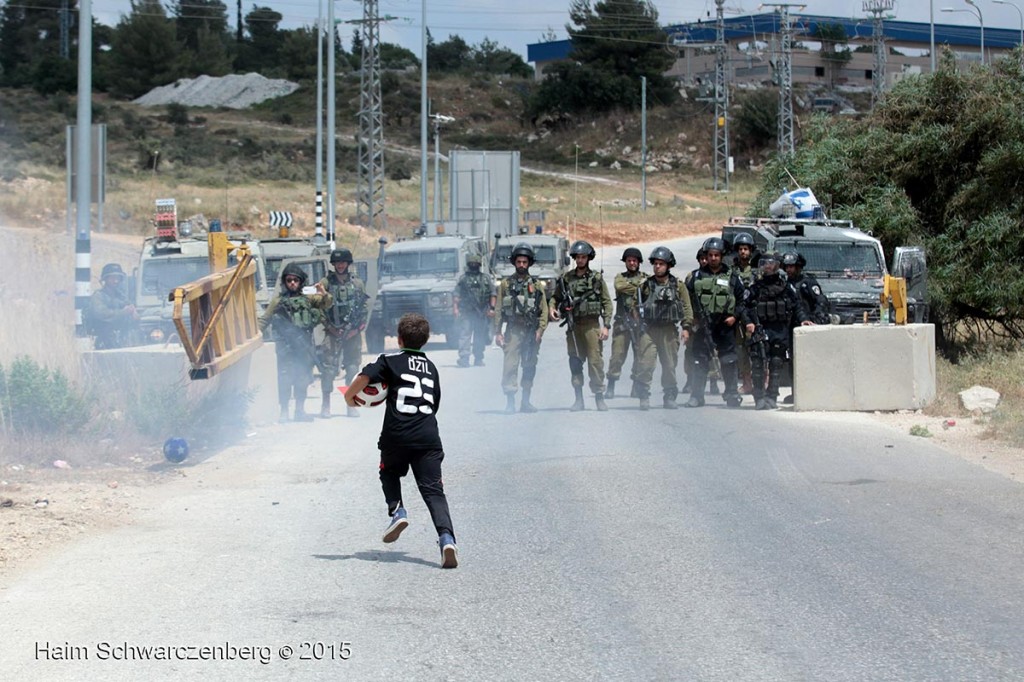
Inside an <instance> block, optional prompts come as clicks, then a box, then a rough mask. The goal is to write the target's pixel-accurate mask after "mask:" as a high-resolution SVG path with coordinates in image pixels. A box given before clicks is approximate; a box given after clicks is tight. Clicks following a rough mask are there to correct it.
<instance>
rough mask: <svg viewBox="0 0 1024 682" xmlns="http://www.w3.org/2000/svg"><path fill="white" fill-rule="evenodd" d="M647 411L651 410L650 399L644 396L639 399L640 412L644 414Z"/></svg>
mask: <svg viewBox="0 0 1024 682" xmlns="http://www.w3.org/2000/svg"><path fill="white" fill-rule="evenodd" d="M649 409H651V398H650V397H649V396H646V395H645V396H644V397H643V398H640V410H641V411H643V412H646V411H647V410H649Z"/></svg>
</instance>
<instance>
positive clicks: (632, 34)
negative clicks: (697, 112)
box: [529, 0, 676, 117]
mask: <svg viewBox="0 0 1024 682" xmlns="http://www.w3.org/2000/svg"><path fill="white" fill-rule="evenodd" d="M569 18H570V20H571V23H570V24H567V25H566V27H565V28H566V30H567V31H568V32H569V40H570V41H571V42H572V50H571V52H570V54H569V59H570V60H571V61H568V62H562V63H560V64H557V65H555V67H553V68H552V69H550V70H549V71H548V74H547V78H545V80H544V81H543V82H542V83H541V85H540V87H539V88H537V90H536V91H535V94H534V96H533V98H532V99H531V102H530V106H529V111H530V113H531V115H532V116H533V117H536V116H538V115H540V114H542V113H554V112H570V113H581V112H584V111H608V110H610V109H614V108H617V107H624V108H628V109H635V108H637V107H639V106H640V79H641V77H646V78H647V88H648V93H649V94H650V95H651V96H652V98H654V99H655V101H661V102H663V103H666V104H667V103H670V102H672V101H674V100H675V97H676V94H675V90H674V89H673V87H672V83H671V82H670V81H669V79H667V78H666V77H665V75H664V74H665V72H666V71H667V70H668V68H669V67H670V66H671V65H672V61H673V57H672V55H671V54H669V52H668V51H667V50H666V49H665V47H666V45H667V43H668V36H667V35H666V34H665V32H664V31H663V30H662V29H661V27H660V26H659V25H658V12H657V10H656V9H655V8H654V5H653V4H651V3H649V2H646V1H645V0H598V2H596V3H594V4H593V5H591V2H590V0H573V1H572V3H571V5H570V6H569Z"/></svg>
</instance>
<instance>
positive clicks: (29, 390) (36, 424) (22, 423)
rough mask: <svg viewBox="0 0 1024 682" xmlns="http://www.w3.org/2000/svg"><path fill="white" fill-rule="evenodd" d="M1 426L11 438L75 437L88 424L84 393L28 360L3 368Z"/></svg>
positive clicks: (56, 373)
mask: <svg viewBox="0 0 1024 682" xmlns="http://www.w3.org/2000/svg"><path fill="white" fill-rule="evenodd" d="M0 417H2V419H0V423H2V425H3V427H4V430H5V432H7V433H12V434H36V435H51V434H74V433H78V432H79V431H80V430H81V429H82V427H83V426H84V425H85V423H86V422H87V421H88V420H89V407H88V404H87V403H86V400H85V398H84V397H83V395H82V393H81V392H80V391H79V390H78V389H77V388H76V387H75V386H73V385H72V384H71V382H69V381H68V378H67V377H66V376H65V375H64V373H63V372H61V371H59V370H52V371H51V370H49V369H47V368H45V367H43V366H41V365H39V364H38V363H36V362H35V361H34V360H32V359H31V358H29V357H27V356H21V357H18V358H17V359H15V360H14V362H13V363H11V365H10V367H8V368H4V367H0Z"/></svg>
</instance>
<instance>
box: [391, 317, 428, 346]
mask: <svg viewBox="0 0 1024 682" xmlns="http://www.w3.org/2000/svg"><path fill="white" fill-rule="evenodd" d="M398 335H399V336H400V337H401V338H402V345H403V346H404V347H405V348H409V349H412V350H419V349H420V348H423V346H424V345H425V344H426V343H427V339H429V338H430V323H429V322H427V318H425V317H423V316H422V315H420V314H418V313H406V314H405V315H402V319H400V320H399V321H398Z"/></svg>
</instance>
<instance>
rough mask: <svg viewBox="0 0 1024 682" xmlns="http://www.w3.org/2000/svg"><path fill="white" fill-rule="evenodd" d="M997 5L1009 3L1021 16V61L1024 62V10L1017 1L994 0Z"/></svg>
mask: <svg viewBox="0 0 1024 682" xmlns="http://www.w3.org/2000/svg"><path fill="white" fill-rule="evenodd" d="M992 2H994V3H995V4H997V5H1009V6H1010V7H1012V8H1014V9H1015V10H1017V16H1018V17H1019V18H1020V48H1021V57H1020V58H1021V62H1022V63H1024V12H1021V10H1020V7H1018V6H1017V5H1016V4H1015V3H1012V2H1007V0H992Z"/></svg>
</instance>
